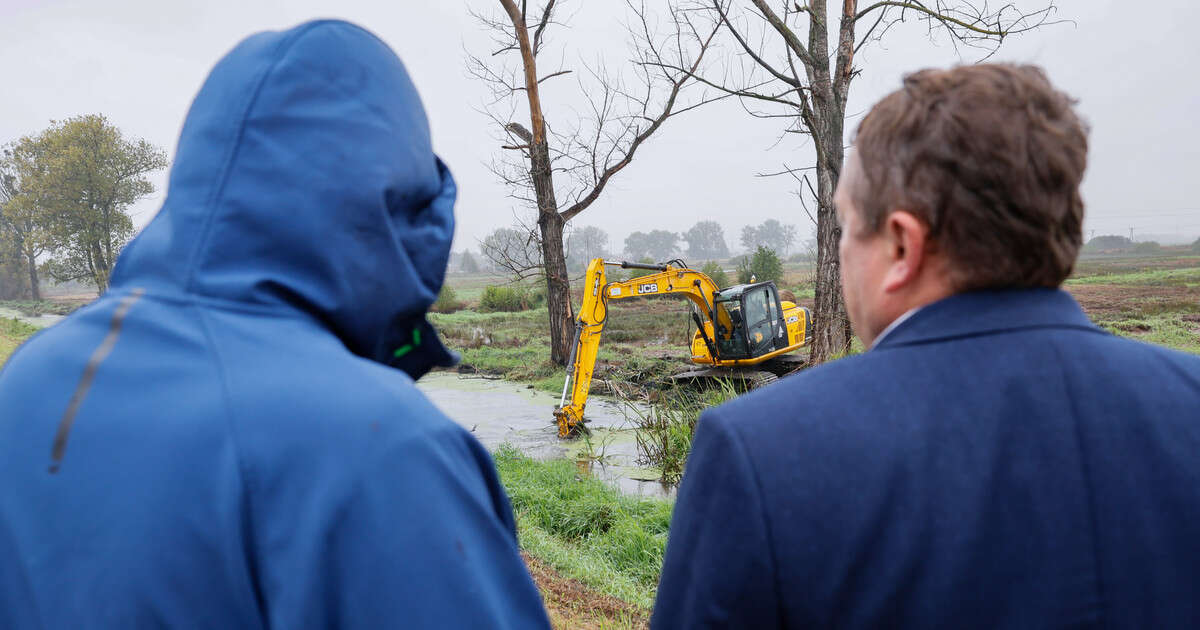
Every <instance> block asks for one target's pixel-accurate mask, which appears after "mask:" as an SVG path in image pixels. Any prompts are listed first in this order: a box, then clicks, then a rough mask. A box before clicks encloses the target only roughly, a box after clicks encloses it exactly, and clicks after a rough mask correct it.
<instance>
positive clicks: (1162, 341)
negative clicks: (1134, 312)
mask: <svg viewBox="0 0 1200 630" xmlns="http://www.w3.org/2000/svg"><path fill="white" fill-rule="evenodd" d="M1096 323H1097V324H1098V325H1099V326H1101V327H1102V328H1104V329H1106V330H1108V331H1109V332H1112V333H1113V334H1116V335H1121V336H1123V337H1129V338H1131V339H1137V340H1138V341H1146V342H1149V343H1153V344H1157V345H1160V346H1166V347H1168V348H1173V349H1175V350H1181V351H1183V352H1190V353H1192V354H1200V317H1194V316H1193V318H1192V319H1184V318H1181V317H1180V316H1179V315H1178V314H1175V313H1167V314H1160V315H1146V316H1142V317H1130V318H1122V319H1112V320H1098V321H1097V322H1096Z"/></svg>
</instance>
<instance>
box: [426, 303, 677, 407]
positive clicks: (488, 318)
mask: <svg viewBox="0 0 1200 630" xmlns="http://www.w3.org/2000/svg"><path fill="white" fill-rule="evenodd" d="M687 314H688V308H687V305H686V304H685V303H684V302H683V300H665V299H664V300H645V301H640V302H638V303H614V304H613V305H612V306H611V308H610V311H609V318H608V321H607V322H606V324H605V329H604V336H603V340H602V341H601V343H600V352H599V357H598V363H599V366H600V367H601V368H606V367H612V368H614V369H617V370H619V371H620V372H621V374H622V376H621V379H622V380H632V381H635V382H642V381H645V380H649V379H650V378H651V377H652V376H657V375H662V374H666V373H669V372H670V371H671V370H670V369H669V368H667V367H664V366H673V367H675V368H678V366H679V365H682V364H683V362H684V361H686V360H687V357H688V356H689V352H690V351H689V345H688V344H690V343H691V337H690V332H689V331H690V330H692V329H689V328H688V326H687V322H688V320H687V319H686V317H687ZM548 318H549V315H548V314H547V312H546V309H545V308H539V309H536V310H530V311H520V312H515V313H503V312H501V313H480V312H477V311H473V310H463V311H458V312H456V313H449V314H439V313H432V314H430V316H429V320H430V322H432V323H433V325H434V327H435V328H437V329H438V332H439V333H440V334H441V336H442V338H443V339H444V341H445V342H446V345H447V346H448V347H450V348H451V349H453V350H455V351H457V352H458V353H459V354H461V355H462V363H463V365H465V366H468V367H470V368H472V369H475V370H478V371H481V372H486V373H489V374H496V375H499V376H503V377H504V378H506V379H509V380H514V381H520V382H526V383H532V384H533V385H534V386H535V387H537V388H538V389H541V390H544V391H551V392H557V391H560V390H561V388H562V383H563V377H564V376H565V374H564V371H563V368H561V367H558V366H556V365H554V364H553V363H551V362H550V336H549V332H548V330H547V320H548ZM594 384H595V386H596V387H601V386H602V382H601V381H600V380H597V381H594Z"/></svg>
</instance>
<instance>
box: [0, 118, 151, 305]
mask: <svg viewBox="0 0 1200 630" xmlns="http://www.w3.org/2000/svg"><path fill="white" fill-rule="evenodd" d="M166 166H167V156H166V152H165V151H163V150H162V149H160V148H158V147H155V146H154V145H152V144H150V143H149V142H146V141H145V140H135V139H129V138H126V137H125V136H124V134H122V132H121V130H120V129H118V128H117V127H116V126H114V125H113V124H112V123H110V122H109V121H108V119H107V118H105V117H104V116H103V115H85V116H76V117H74V118H70V119H68V120H64V121H53V122H51V124H50V126H49V127H48V128H46V129H45V130H43V131H42V132H40V133H38V134H36V135H32V136H25V137H23V138H20V139H19V140H16V141H14V142H10V143H8V144H6V145H4V147H3V148H2V149H0V297H2V298H9V299H11V298H15V297H26V296H28V297H31V298H33V299H35V300H36V299H41V291H40V287H41V282H42V276H43V275H46V276H49V277H50V279H52V280H54V281H55V282H69V281H79V282H84V283H87V284H90V285H92V286H94V287H96V290H97V292H99V293H103V292H104V290H105V289H106V288H107V287H108V279H109V275H110V274H111V273H112V268H113V265H114V264H115V263H116V259H117V256H118V255H119V254H120V252H121V248H122V247H124V246H125V244H126V243H127V242H128V241H129V239H130V238H131V237H132V236H133V231H134V230H133V220H132V218H131V217H130V216H129V213H128V208H129V207H130V206H132V205H133V204H134V203H135V202H137V201H138V200H140V199H143V198H145V197H146V196H148V195H150V194H152V193H153V192H154V186H153V185H152V184H151V183H150V181H149V180H148V179H147V178H146V175H147V174H149V173H152V172H154V171H157V170H160V169H163V168H166Z"/></svg>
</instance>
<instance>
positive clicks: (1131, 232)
mask: <svg viewBox="0 0 1200 630" xmlns="http://www.w3.org/2000/svg"><path fill="white" fill-rule="evenodd" d="M1129 242H1130V243H1132V242H1133V228H1129Z"/></svg>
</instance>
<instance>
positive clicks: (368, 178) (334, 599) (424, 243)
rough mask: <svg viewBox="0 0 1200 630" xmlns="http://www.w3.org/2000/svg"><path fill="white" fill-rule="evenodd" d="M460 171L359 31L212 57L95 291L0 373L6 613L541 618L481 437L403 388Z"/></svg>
mask: <svg viewBox="0 0 1200 630" xmlns="http://www.w3.org/2000/svg"><path fill="white" fill-rule="evenodd" d="M454 196H455V188H454V183H453V180H452V179H451V177H450V173H449V172H448V171H447V170H446V168H445V166H443V165H442V164H441V162H439V161H438V159H437V158H436V157H435V156H434V154H433V151H432V148H431V145H430V140H429V129H428V125H427V123H426V119H425V114H424V110H423V109H422V107H421V103H420V101H419V99H418V97H417V92H416V90H415V88H414V87H413V85H412V83H411V81H410V80H409V78H408V75H407V73H406V72H405V70H404V67H403V66H402V65H401V63H400V60H399V59H397V58H396V56H395V54H393V53H392V51H391V50H390V49H388V47H387V46H386V45H385V44H383V43H382V42H381V41H380V40H378V39H376V38H375V37H374V36H372V35H371V34H369V33H367V32H366V31H364V30H362V29H360V28H358V27H356V26H353V25H351V24H346V23H343V22H313V23H308V24H304V25H301V26H299V27H296V28H293V29H291V30H288V31H284V32H271V33H261V34H258V35H255V36H253V37H250V38H249V39H247V40H245V41H244V42H242V43H241V44H240V45H238V46H237V47H236V48H235V49H234V50H233V51H232V52H231V53H230V54H229V55H227V56H226V57H225V58H224V59H222V60H221V61H220V62H219V63H218V64H217V66H216V68H215V69H214V70H213V71H212V74H211V75H210V76H209V78H208V80H207V81H206V82H205V84H204V87H203V88H202V89H201V91H200V93H199V95H198V96H197V97H196V100H195V102H194V103H193V105H192V109H191V111H190V113H189V114H188V118H187V121H186V124H185V125H184V128H183V133H182V136H181V137H180V140H179V147H178V151H177V156H176V160H175V164H174V167H173V169H172V171H171V178H170V185H169V191H168V195H167V199H166V202H165V204H164V206H163V208H162V210H161V212H159V214H158V216H157V217H155V219H154V220H153V221H152V222H151V223H150V225H149V226H147V228H146V229H145V230H144V231H143V232H142V234H141V235H140V236H138V238H137V239H136V240H134V242H133V243H131V244H130V245H129V246H128V247H127V248H126V250H125V252H124V253H123V255H122V256H121V259H120V262H119V264H118V265H117V268H116V271H115V272H114V274H113V280H112V286H111V287H110V289H109V290H108V292H107V293H105V295H104V296H103V297H102V298H101V299H99V300H97V301H96V302H95V303H93V304H91V305H90V306H88V307H86V308H83V309H81V310H80V311H78V312H76V313H75V314H73V315H72V316H71V317H69V318H67V320H66V321H64V322H62V323H60V324H59V325H57V326H55V327H53V328H51V329H49V330H47V331H45V332H42V333H40V334H38V335H37V336H35V337H34V338H33V339H32V340H30V341H29V342H28V343H27V344H25V346H23V347H22V348H21V349H20V350H18V352H17V353H16V354H15V355H14V356H13V358H12V359H11V361H10V363H9V364H8V365H7V366H6V367H5V369H4V371H3V372H2V373H0V627H3V628H41V627H46V628H147V627H171V628H191V627H195V628H260V627H277V628H318V627H321V628H323V627H360V628H383V627H437V628H483V627H488V628H498V627H545V626H546V625H547V621H546V616H545V611H544V608H543V607H542V603H541V599H540V597H539V595H538V592H537V590H536V588H535V587H534V585H533V582H532V580H531V579H530V577H529V574H528V573H527V571H526V569H525V567H524V564H523V563H522V562H521V558H520V556H519V554H518V551H517V545H516V537H515V532H514V524H513V517H512V512H511V508H510V507H509V504H508V500H507V498H506V497H505V495H504V491H503V489H502V488H501V486H500V484H499V483H498V481H497V477H496V473H495V470H494V468H493V465H492V461H491V458H490V457H489V455H488V453H487V452H486V451H485V450H484V449H483V448H482V447H481V446H480V445H479V443H478V442H476V441H475V439H473V438H472V437H471V436H470V435H469V433H467V432H466V431H464V430H463V429H462V428H460V427H459V426H458V425H456V424H454V423H453V422H451V421H450V420H448V419H447V418H446V417H445V416H443V415H442V414H441V413H440V412H439V411H438V410H437V409H436V408H435V407H434V406H433V405H432V404H430V403H429V402H428V401H427V400H426V399H425V398H424V397H423V396H422V395H421V394H420V393H419V392H418V391H417V389H416V388H415V387H414V386H413V379H415V378H418V377H420V376H421V375H422V374H423V373H425V371H427V370H428V369H429V368H430V367H432V366H435V365H449V364H451V363H453V360H454V357H453V355H452V354H451V353H449V352H448V351H447V350H446V349H445V348H444V347H443V346H442V345H441V343H440V342H439V340H438V339H437V336H436V335H435V334H434V331H433V329H432V328H431V327H430V326H429V324H428V323H427V322H426V320H425V312H426V309H427V308H428V307H429V305H430V304H431V303H432V302H433V301H434V299H435V297H436V295H437V293H438V290H439V288H440V287H441V284H442V278H443V273H444V269H445V267H446V259H447V254H448V251H449V247H450V238H451V234H452V232H453V213H452V206H453V202H454Z"/></svg>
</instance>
